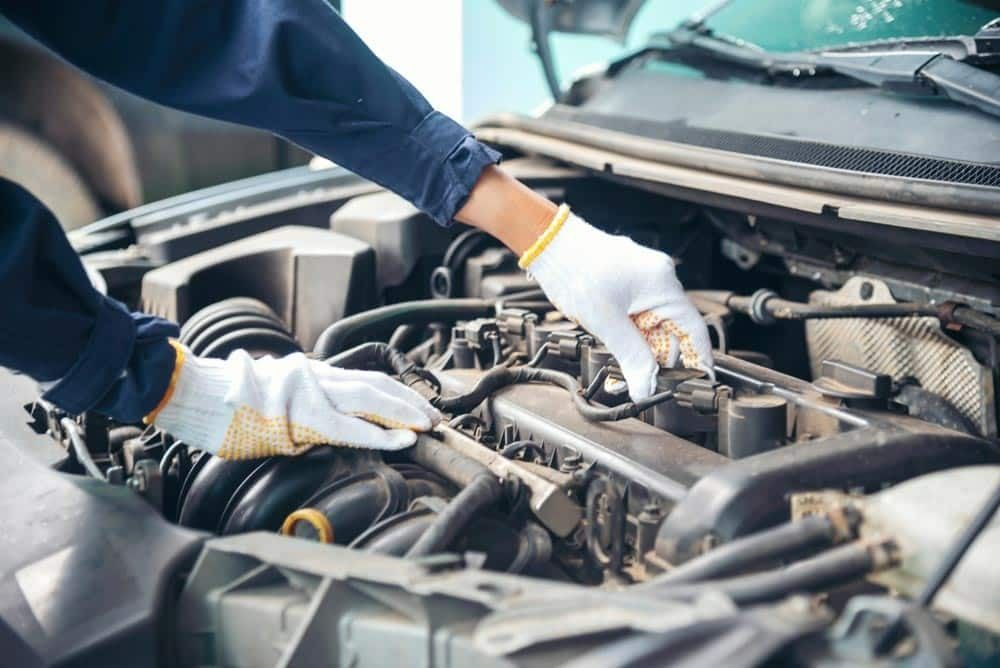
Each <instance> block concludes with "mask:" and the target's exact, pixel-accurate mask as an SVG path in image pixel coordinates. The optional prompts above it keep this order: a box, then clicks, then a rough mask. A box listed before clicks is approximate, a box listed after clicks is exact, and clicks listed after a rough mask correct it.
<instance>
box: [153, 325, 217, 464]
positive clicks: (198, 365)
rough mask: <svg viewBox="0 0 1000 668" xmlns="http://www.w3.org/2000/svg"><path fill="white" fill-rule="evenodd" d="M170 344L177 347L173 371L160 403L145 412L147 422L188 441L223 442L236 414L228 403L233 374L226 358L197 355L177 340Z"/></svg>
mask: <svg viewBox="0 0 1000 668" xmlns="http://www.w3.org/2000/svg"><path fill="white" fill-rule="evenodd" d="M171 345H173V346H174V349H175V350H176V351H177V363H176V366H175V367H174V373H173V376H172V377H171V379H170V385H169V386H168V388H167V392H166V393H165V394H164V395H163V399H162V400H161V401H160V406H157V408H156V410H155V411H153V412H152V413H150V414H149V415H147V416H146V418H145V421H146V423H147V424H151V423H155V424H156V426H157V427H159V428H161V429H163V430H165V431H167V432H169V433H170V434H172V435H173V436H174V437H176V438H178V439H180V440H182V441H185V442H187V443H192V444H198V445H199V446H201V445H203V444H215V443H219V442H221V440H222V434H223V433H225V430H226V428H227V427H228V426H229V423H230V422H231V421H232V416H233V410H232V408H231V407H229V406H227V405H226V403H225V397H226V394H227V392H228V391H229V386H230V384H231V376H232V374H231V373H230V372H228V371H227V370H226V364H227V363H226V361H224V360H216V359H205V358H200V357H196V356H194V355H192V354H191V351H189V350H187V349H186V348H185V347H184V346H182V345H181V344H179V343H177V342H175V341H171ZM209 449H211V448H209Z"/></svg>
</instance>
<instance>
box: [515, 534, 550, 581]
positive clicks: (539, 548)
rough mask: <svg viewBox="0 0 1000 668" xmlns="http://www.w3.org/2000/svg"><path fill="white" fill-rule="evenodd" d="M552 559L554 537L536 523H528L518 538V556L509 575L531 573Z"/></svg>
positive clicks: (516, 555)
mask: <svg viewBox="0 0 1000 668" xmlns="http://www.w3.org/2000/svg"><path fill="white" fill-rule="evenodd" d="M551 558H552V536H550V535H549V532H548V531H546V530H545V529H544V528H542V527H541V526H540V525H538V524H535V523H534V522H528V523H527V524H525V525H524V529H522V530H521V532H520V533H519V534H518V536H517V554H515V555H514V560H513V561H512V562H511V563H510V565H509V566H508V567H507V572H508V573H524V572H526V571H527V572H531V571H532V570H534V569H535V568H537V567H538V566H540V565H541V564H544V563H547V562H548V561H549V559H551Z"/></svg>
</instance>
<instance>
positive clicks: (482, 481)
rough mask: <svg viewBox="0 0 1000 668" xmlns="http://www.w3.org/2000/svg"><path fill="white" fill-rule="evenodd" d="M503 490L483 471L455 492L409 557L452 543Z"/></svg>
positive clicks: (435, 551)
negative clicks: (463, 487)
mask: <svg viewBox="0 0 1000 668" xmlns="http://www.w3.org/2000/svg"><path fill="white" fill-rule="evenodd" d="M502 493H503V489H502V488H501V486H500V482H499V481H498V480H497V478H496V477H495V476H493V475H492V474H490V473H480V474H478V475H477V476H476V477H475V478H473V479H472V481H471V482H470V483H469V484H468V485H467V486H466V487H465V489H463V490H462V491H461V492H459V493H458V494H456V495H455V498H453V499H452V500H451V501H449V502H448V505H447V506H445V507H444V510H442V511H441V512H440V513H439V514H438V516H437V517H435V518H434V521H433V522H431V525H430V526H429V527H427V530H426V531H424V533H423V534H422V535H421V536H420V539H419V540H418V541H417V542H416V543H414V545H413V547H411V548H410V549H409V550H408V551H407V553H406V556H407V558H410V559H414V558H417V557H426V556H427V555H430V554H437V553H438V552H441V551H443V550H446V549H448V546H450V545H451V543H452V542H453V541H454V540H455V538H456V537H457V536H458V535H459V534H460V533H461V532H462V530H464V529H465V528H466V527H467V526H468V525H469V523H470V522H471V521H472V520H473V519H475V518H476V517H477V516H478V515H479V514H480V513H482V511H483V510H485V509H486V508H489V507H490V506H491V505H493V504H494V503H496V502H497V501H498V500H499V499H500V496H501V494H502Z"/></svg>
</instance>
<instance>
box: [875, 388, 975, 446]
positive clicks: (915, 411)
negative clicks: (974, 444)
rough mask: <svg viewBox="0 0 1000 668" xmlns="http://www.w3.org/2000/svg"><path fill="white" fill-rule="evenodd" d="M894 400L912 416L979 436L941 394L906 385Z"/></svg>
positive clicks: (968, 421) (972, 425) (972, 426)
mask: <svg viewBox="0 0 1000 668" xmlns="http://www.w3.org/2000/svg"><path fill="white" fill-rule="evenodd" d="M893 400H894V401H896V402H897V403H900V404H902V405H904V406H906V408H907V409H908V412H909V414H910V415H912V416H913V417H915V418H919V419H921V420H926V421H927V422H932V423H934V424H939V425H941V426H942V427H947V428H948V429H954V430H955V431H961V432H965V433H966V434H973V435H978V434H979V430H978V429H977V428H976V426H975V425H974V424H973V423H972V421H971V420H969V419H968V418H967V417H965V415H963V414H962V412H961V411H959V410H958V409H957V408H956V407H955V405H954V404H952V403H951V402H950V401H948V400H947V399H945V398H944V397H942V396H941V395H939V394H935V393H934V392H931V391H929V390H926V389H924V388H922V387H920V386H919V385H914V384H912V383H907V384H904V385H903V386H902V387H901V388H900V389H899V392H898V393H897V394H896V396H895V397H893Z"/></svg>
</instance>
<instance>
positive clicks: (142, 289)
mask: <svg viewBox="0 0 1000 668" xmlns="http://www.w3.org/2000/svg"><path fill="white" fill-rule="evenodd" d="M507 168H508V169H510V170H511V171H512V172H513V173H515V174H516V175H517V176H519V177H520V178H522V179H523V180H525V181H526V182H527V183H529V184H530V185H531V186H532V187H534V188H536V189H538V190H540V191H542V192H545V193H546V194H548V195H550V196H551V197H553V198H555V199H556V200H557V201H565V202H568V203H570V204H571V205H572V206H573V207H574V209H576V210H577V211H579V212H580V213H581V214H582V215H584V216H585V217H586V218H588V220H590V221H592V222H593V223H594V224H597V225H599V226H602V227H604V228H605V229H607V230H609V231H611V232H614V233H619V234H627V235H630V236H632V237H633V238H635V239H636V240H637V241H640V242H641V243H644V244H647V245H650V246H653V247H657V248H660V249H662V250H664V251H666V252H668V253H670V254H671V255H672V256H673V257H674V258H675V260H676V262H677V266H678V271H679V274H680V277H681V279H682V282H683V283H684V285H685V286H686V287H687V288H688V289H689V295H690V297H691V298H692V300H693V301H694V302H695V304H696V305H697V307H698V308H699V310H700V311H701V312H702V313H703V315H704V316H705V318H706V321H707V322H708V324H709V327H710V331H711V334H712V338H713V343H714V345H715V349H716V354H715V377H714V378H711V377H709V376H707V375H705V374H704V373H702V372H699V371H696V370H689V369H682V368H679V369H662V370H661V372H660V375H659V379H658V383H657V393H656V394H654V395H653V396H652V397H651V398H650V399H648V400H644V401H641V402H632V401H631V400H630V399H629V396H628V392H627V388H626V386H625V384H624V381H623V380H622V378H621V375H620V372H619V370H618V368H617V365H616V362H615V360H614V359H613V357H612V356H611V355H610V353H609V352H608V350H607V349H606V348H605V347H604V346H603V345H602V344H601V342H600V341H599V340H597V339H595V338H594V337H593V336H592V335H591V334H590V333H588V332H587V331H586V330H584V329H582V328H581V327H580V326H579V325H577V324H576V323H574V322H572V321H570V320H568V319H566V318H565V317H563V315H562V314H561V313H560V312H559V311H558V309H557V308H555V307H554V306H553V305H552V304H550V303H549V302H548V301H547V300H546V299H545V296H544V294H543V293H542V292H541V291H540V290H538V288H537V286H536V285H535V284H534V283H533V281H532V280H531V279H530V277H529V276H526V275H525V274H524V273H523V272H521V271H520V270H519V269H518V268H517V262H516V260H517V258H516V257H515V256H514V255H513V254H512V253H511V252H509V251H508V250H506V249H504V248H502V247H501V246H499V245H498V244H497V243H496V242H495V241H494V240H492V239H491V238H489V237H487V236H485V235H484V234H482V233H480V232H477V231H474V230H463V229H457V228H456V229H448V230H445V229H438V228H435V227H433V226H432V225H431V224H430V223H429V221H427V220H426V219H424V218H423V216H422V215H421V214H419V213H418V212H417V211H415V210H413V209H412V208H410V206H409V205H408V204H405V203H404V202H402V201H401V200H399V199H398V198H396V197H395V196H393V195H391V194H388V193H385V192H382V191H380V190H377V189H375V188H374V187H373V186H370V184H364V183H362V182H359V181H357V180H351V178H349V176H345V175H344V174H343V173H341V172H339V171H338V170H321V171H319V172H316V171H312V172H295V174H296V176H295V177H294V179H293V177H292V176H288V175H286V176H285V177H283V178H284V179H285V181H278V180H275V181H274V182H272V183H265V184H263V185H262V184H261V183H257V184H256V185H255V189H254V191H253V193H252V195H248V194H247V192H246V191H245V190H244V191H240V192H238V193H232V194H231V199H230V200H228V201H224V202H223V203H222V204H211V205H209V204H206V205H204V206H201V207H196V209H197V210H195V211H192V210H191V209H190V207H189V206H188V205H186V204H185V205H183V206H182V205H177V206H176V207H174V208H172V209H171V208H167V209H166V210H164V211H159V212H153V213H148V214H146V215H145V218H142V217H136V218H133V219H131V220H130V221H129V223H130V228H129V230H130V231H129V232H128V235H129V236H128V238H127V240H125V241H123V240H122V239H121V238H118V239H116V238H114V236H115V234H118V232H116V229H119V228H114V229H112V228H106V229H104V230H103V231H101V233H100V234H98V230H94V229H91V230H89V231H87V230H84V232H83V233H80V234H79V235H78V236H77V237H75V238H74V242H75V243H76V244H77V246H78V248H80V249H81V250H82V251H83V253H84V258H85V260H86V261H87V264H88V266H89V267H91V268H92V269H94V270H96V271H98V272H99V273H100V274H101V275H102V277H103V281H104V282H105V283H106V285H107V290H108V291H109V293H110V294H112V295H114V296H116V297H117V298H119V299H122V300H124V301H126V302H127V303H129V304H130V305H132V306H134V307H141V308H143V309H145V310H147V311H150V312H153V313H156V314H158V315H161V316H164V317H168V318H172V319H175V320H177V321H178V322H180V323H181V324H182V330H181V336H180V340H181V342H182V343H184V344H185V345H186V346H187V347H188V348H189V349H190V350H191V351H192V352H194V353H195V354H198V355H202V356H208V357H220V358H224V357H226V356H227V355H228V354H229V353H230V352H232V351H234V350H236V349H246V350H248V351H249V352H251V354H253V355H255V356H262V355H274V356H280V355H286V354H291V353H304V354H306V355H308V356H311V357H314V358H315V359H319V360H323V361H325V362H326V363H328V364H331V365H335V366H340V367H346V368H354V369H370V370H378V371H384V372H386V373H388V374H391V375H392V376H394V377H396V378H397V379H399V380H400V381H401V382H403V383H405V384H407V385H409V386H410V387H412V388H414V389H415V390H417V391H418V392H420V393H422V394H423V395H424V396H426V397H427V398H429V399H430V400H431V401H432V402H433V403H434V404H435V405H436V406H437V407H438V408H439V409H440V410H441V411H442V412H443V414H444V415H445V416H446V417H445V422H444V423H442V424H441V425H440V426H439V427H438V428H437V429H435V430H434V431H433V432H431V433H428V434H424V435H421V436H420V437H419V439H418V443H417V445H416V446H414V447H413V448H410V449H407V450H403V451H400V452H393V453H375V452H369V451H363V450H353V449H344V448H336V447H316V448H314V449H312V450H310V451H309V452H308V453H306V454H305V455H303V456H301V457H295V458H283V457H274V458H270V459H266V460H262V461H235V462H227V461H223V460H221V459H218V458H215V457H212V456H210V455H208V454H206V453H201V452H197V451H195V450H193V449H191V448H189V447H188V446H187V445H186V444H184V443H183V442H180V441H176V440H174V439H173V438H172V437H171V435H170V434H167V433H158V432H155V431H154V430H152V429H147V428H145V427H144V426H143V425H120V424H111V423H109V422H108V421H107V420H105V419H104V418H101V417H100V416H97V415H85V416H82V417H80V418H75V419H74V418H72V417H70V416H65V415H61V414H59V412H58V411H57V410H55V409H54V408H53V407H51V406H45V405H44V404H42V403H41V402H36V403H35V405H34V412H33V415H34V421H35V424H36V425H37V426H38V428H39V430H40V431H46V430H48V431H49V432H50V433H51V434H52V435H53V436H55V437H56V438H57V439H59V440H60V441H61V442H63V443H64V444H65V445H66V448H67V450H68V452H67V456H66V458H65V459H63V460H61V461H60V462H59V463H58V464H56V468H58V469H59V470H63V471H67V472H80V471H82V470H84V469H86V470H88V471H90V472H91V473H92V474H94V475H95V476H97V477H100V478H101V479H103V480H105V481H106V482H108V483H111V485H112V486H116V487H119V488H121V489H124V490H128V491H130V492H131V493H135V494H138V496H140V497H141V498H142V499H143V500H144V501H145V502H146V504H147V505H148V506H150V507H151V508H153V509H155V511H156V513H157V514H159V515H160V516H162V517H163V518H165V520H167V521H168V522H170V523H171V524H174V525H177V526H179V527H184V528H187V529H191V530H195V531H198V532H204V533H205V534H211V535H214V536H215V537H216V538H213V539H211V540H209V541H208V542H207V543H206V544H205V549H204V552H202V554H201V556H200V557H199V558H198V560H197V561H196V562H195V563H194V564H189V565H187V566H185V567H184V569H183V572H184V574H185V576H184V581H183V586H182V587H181V588H180V592H179V593H178V594H177V599H176V602H175V604H174V605H175V606H176V610H177V614H176V615H173V616H171V619H172V620H173V621H171V622H170V625H171V626H170V628H171V629H172V631H171V633H172V635H171V637H172V638H173V640H172V643H173V646H174V650H172V651H174V652H176V657H177V661H178V662H179V663H180V664H183V665H271V663H273V662H274V661H276V660H277V659H278V658H281V657H284V658H283V660H285V661H287V663H285V664H284V665H314V664H313V663H311V660H313V659H315V660H316V661H319V660H320V659H319V658H318V657H327V658H329V657H331V656H336V657H339V659H338V660H339V661H341V662H343V663H347V662H348V659H349V658H350V657H352V656H353V657H354V658H355V661H356V664H357V665H376V664H377V663H378V660H393V659H394V658H395V659H398V662H410V661H411V660H414V661H415V660H418V659H419V660H421V661H424V660H425V659H427V657H428V656H431V657H433V659H434V661H433V662H434V663H435V665H437V663H448V662H450V663H452V665H454V664H456V663H463V662H466V661H471V660H478V661H486V662H487V663H488V664H489V665H512V664H517V665H538V664H540V663H547V662H551V661H555V660H557V659H558V660H560V661H563V660H570V659H574V657H575V659H574V660H579V661H581V663H580V664H579V665H610V663H605V662H603V661H602V660H601V657H605V658H607V657H611V656H612V655H611V654H602V652H609V651H611V650H610V649H609V648H614V650H615V651H617V652H619V654H616V655H614V656H617V657H619V658H620V657H621V656H623V655H622V654H620V653H621V652H625V653H626V655H627V653H628V652H629V651H634V652H636V654H635V656H637V657H646V658H648V657H653V656H656V651H657V650H656V647H657V645H656V642H657V641H656V639H657V638H662V637H664V634H666V635H669V634H671V633H673V634H677V633H689V634H690V638H689V639H688V640H689V642H687V643H686V644H685V645H684V647H685V648H686V649H685V650H684V651H685V652H689V656H690V659H691V662H692V664H695V663H703V662H705V661H707V660H709V659H712V660H716V661H723V662H725V665H753V664H755V663H756V661H757V660H758V659H760V660H763V659H764V658H774V657H779V658H780V659H781V660H782V661H788V662H789V663H812V662H817V661H824V662H828V663H829V665H858V664H859V663H864V662H868V661H876V660H881V659H885V660H887V661H890V660H891V661H897V660H902V658H906V657H909V658H910V659H913V660H916V658H915V657H923V658H928V657H930V658H931V659H933V660H938V659H940V660H942V661H946V660H947V657H949V656H951V653H952V652H954V650H955V647H956V646H957V645H958V644H959V643H963V644H964V645H966V646H973V645H974V646H977V647H982V646H992V647H996V646H997V643H1000V596H997V592H998V591H1000V576H998V572H997V570H996V568H995V567H994V566H993V564H992V562H991V556H990V555H991V554H993V555H995V554H996V551H997V550H998V549H1000V543H998V539H1000V526H998V525H997V523H996V522H994V523H993V524H992V526H991V528H988V529H987V530H986V531H985V532H984V533H983V534H982V535H981V537H980V539H979V541H977V542H976V543H975V544H974V545H973V546H972V547H971V548H969V550H968V552H967V553H966V554H965V556H964V558H963V559H962V561H961V564H960V565H959V566H958V568H957V569H956V570H955V571H954V573H953V575H952V576H951V578H950V579H949V580H948V581H947V583H946V584H942V583H939V585H938V586H939V588H940V590H939V591H938V592H936V593H937V596H936V598H935V601H936V605H935V607H934V613H933V614H932V613H929V612H928V611H927V610H926V609H925V608H921V607H919V606H917V607H914V606H911V605H909V604H908V603H907V599H908V598H913V599H915V598H917V597H919V596H920V595H921V592H924V591H925V589H926V588H927V587H928V585H929V583H932V582H933V580H934V578H935V569H937V568H938V567H939V564H940V562H941V561H942V560H943V559H944V558H945V554H946V551H947V547H948V546H949V545H951V544H952V542H954V541H956V540H958V538H959V533H960V530H961V529H962V527H963V526H964V522H966V521H967V518H968V517H969V516H970V515H971V514H974V512H975V509H977V508H979V507H980V506H981V505H982V504H984V503H985V502H986V501H987V497H988V496H989V493H990V491H991V490H992V488H994V487H997V486H998V485H1000V467H998V466H997V463H998V462H1000V455H998V450H997V447H996V439H997V409H998V401H997V395H996V382H997V375H998V369H1000V365H998V355H1000V353H998V348H997V341H998V333H1000V325H998V321H997V320H996V319H995V318H994V316H995V315H997V314H998V313H1000V286H998V284H997V279H996V275H995V271H992V272H991V270H990V268H989V264H990V262H991V261H989V260H982V259H970V257H971V254H969V255H964V254H963V253H962V252H961V249H956V248H955V247H954V244H953V245H952V246H951V247H948V248H946V249H940V248H936V247H934V246H933V244H911V245H908V246H904V245H899V246H893V245H892V244H884V243H880V242H879V241H878V240H877V239H875V240H873V238H871V237H870V236H867V235H865V234H861V233H860V232H859V231H858V230H843V229H831V228H829V227H823V226H818V225H815V224H809V221H806V224H803V222H802V221H799V220H792V219H789V218H787V217H783V216H781V215H777V214H775V213H774V212H771V214H770V215H768V213H767V212H760V211H740V210H737V209H735V208H733V207H716V206H712V205H710V204H706V203H703V202H698V201H692V200H689V199H685V198H684V197H683V196H679V195H675V196H667V195H665V194H663V193H657V192H650V191H649V190H648V189H643V188H639V187H634V186H633V185H632V184H630V183H625V182H609V181H607V180H603V179H599V178H595V177H593V176H590V175H588V174H586V173H584V172H579V171H576V170H573V169H569V168H565V167H562V166H559V165H557V164H555V163H549V162H546V161H544V160H541V159H522V160H515V161H513V162H511V163H510V164H509V166H508V167H507ZM295 179H299V181H295ZM303 180H305V181H303ZM223 199H225V198H223ZM185 206H188V208H185ZM212 207H215V208H212ZM331 212H332V213H331ZM109 239H110V240H109ZM994 269H995V267H994ZM579 270H580V271H581V272H585V271H587V267H585V266H581V267H580V268H579ZM984 465H985V466H984ZM990 465H992V466H990ZM963 518H966V519H963ZM260 532H264V533H260ZM348 604H350V605H348ZM352 606H353V607H352ZM223 610H225V611H226V615H225V617H223V615H222V611H223ZM223 619H225V620H227V621H222V620H223ZM559 619H563V620H564V621H559ZM338 624H339V625H340V626H339V627H338V626H337V625H338ZM344 625H351V626H350V630H349V631H348V630H346V628H347V627H345V626H344ZM337 628H340V630H339V631H337V630H336V629H337ZM887 628H888V629H889V630H890V631H892V632H893V633H895V634H896V635H895V636H893V637H889V636H890V634H889V631H886V629H887ZM415 629H420V631H417V630H415ZM748 629H750V630H752V631H753V633H752V634H751V635H753V637H754V638H755V641H754V642H750V641H749V640H747V639H746V638H743V636H741V635H740V634H741V633H745V632H746V631H747V630H748ZM879 634H881V636H879ZM876 636H879V637H883V636H884V638H883V639H884V643H883V644H884V645H885V646H892V647H894V648H895V649H894V650H892V652H895V653H894V654H893V653H892V652H890V653H888V654H887V653H886V650H885V646H883V647H881V648H880V647H878V646H877V645H878V643H875V642H873V641H872V638H873V637H876ZM671 637H674V636H671ZM723 637H729V638H730V639H731V640H732V641H733V642H732V643H730V644H729V645H726V647H728V649H726V647H723V646H722V645H720V644H718V642H716V643H715V644H710V643H708V642H707V639H708V638H712V639H714V640H715V641H718V640H719V639H720V638H723ZM740 638H743V639H742V640H741V639H740ZM886 638H888V639H886ZM382 643H386V644H385V646H382ZM623 643H624V644H623ZM628 643H632V644H631V645H629V644H628ZM990 643H993V645H990ZM428 647H432V648H433V649H427V648H428ZM427 652H430V655H428V654H426V653H427ZM712 652H714V654H713V653H712ZM727 652H728V653H727ZM880 652H881V653H880ZM987 654H988V652H987ZM310 657H311V659H310ZM581 657H582V658H581ZM880 657H881V659H880ZM942 657H944V658H942ZM584 659H586V660H589V661H590V663H585V662H583V660H584ZM608 661H609V662H610V661H611V659H610V658H609V659H608ZM730 661H731V663H730ZM324 662H329V663H335V662H336V661H334V660H332V659H330V660H329V661H326V660H324ZM574 665H576V664H574ZM622 665H646V664H641V662H640V663H635V664H624V663H623V664H622ZM927 665H936V664H934V663H929V664H927Z"/></svg>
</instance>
